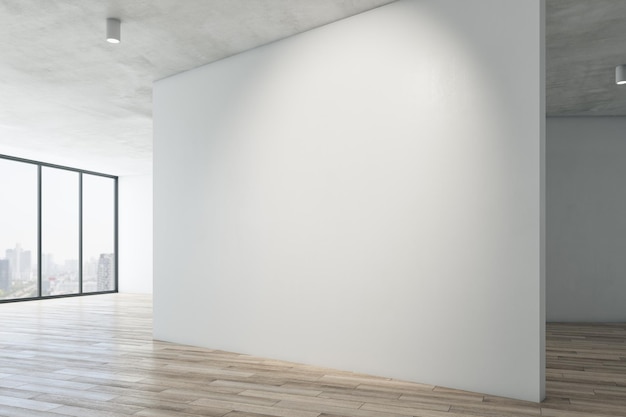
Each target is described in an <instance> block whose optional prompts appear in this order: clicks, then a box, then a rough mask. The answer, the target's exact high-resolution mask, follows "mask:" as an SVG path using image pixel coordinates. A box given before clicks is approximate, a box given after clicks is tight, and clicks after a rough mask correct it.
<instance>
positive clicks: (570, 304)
mask: <svg viewBox="0 0 626 417" xmlns="http://www.w3.org/2000/svg"><path fill="white" fill-rule="evenodd" d="M624 132H626V118H624V117H568V118H549V119H548V121H547V132H546V133H547V136H546V137H547V191H548V194H547V195H548V199H547V202H548V204H547V222H548V227H547V275H546V277H547V282H546V288H547V291H546V292H547V318H548V320H549V321H620V322H623V321H625V320H626V279H625V277H626V256H624V252H625V250H626V192H625V191H624V190H625V188H624V184H625V182H626V163H625V161H626V138H625V137H624Z"/></svg>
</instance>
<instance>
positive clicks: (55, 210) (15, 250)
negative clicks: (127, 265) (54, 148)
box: [0, 157, 117, 300]
mask: <svg viewBox="0 0 626 417" xmlns="http://www.w3.org/2000/svg"><path fill="white" fill-rule="evenodd" d="M40 169H41V173H40V172H39V171H40ZM0 184H2V190H3V195H4V198H3V199H2V203H1V204H0V300H17V299H24V298H38V297H48V296H57V295H67V294H81V293H95V292H104V291H114V290H117V288H116V281H117V280H116V277H115V271H116V268H115V262H116V256H115V236H116V230H115V228H116V225H115V224H116V221H115V216H116V208H115V204H116V196H115V193H116V178H114V177H109V176H101V175H95V174H92V173H84V172H79V171H75V170H68V169H62V168H58V167H50V166H45V165H43V166H41V167H40V165H38V164H36V163H30V162H22V161H19V160H12V159H6V158H2V157H0ZM40 228H41V230H40ZM40 239H41V241H40ZM39 248H41V254H40V253H39ZM40 264H41V268H40V267H39V265H40ZM40 275H41V276H40Z"/></svg>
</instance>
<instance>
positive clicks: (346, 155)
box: [154, 0, 545, 401]
mask: <svg viewBox="0 0 626 417" xmlns="http://www.w3.org/2000/svg"><path fill="white" fill-rule="evenodd" d="M542 9H543V5H542V2H541V1H539V0H537V1H527V0H524V1H519V0H504V1H503V0H472V1H467V0H430V1H413V0H407V1H399V2H397V3H393V4H391V5H388V6H385V7H382V8H379V9H376V10H373V11H371V12H368V13H365V14H362V15H359V16H355V17H353V18H350V19H346V20H343V21H340V22H337V23H334V24H331V25H328V26H326V27H323V28H320V29H316V30H313V31H310V32H307V33H305V34H302V35H299V36H295V37H292V38H289V39H287V40H284V41H281V42H277V43H273V44H271V45H268V46H265V47H262V48H257V49H255V50H252V51H249V52H246V53H244V54H241V55H237V56H234V57H231V58H228V59H225V60H222V61H219V62H216V63H213V64H210V65H207V66H204V67H201V68H198V69H196V70H193V71H189V72H186V73H183V74H180V75H177V76H175V77H172V78H169V79H165V80H162V81H160V82H157V83H156V85H155V96H154V97H155V98H154V123H155V166H154V169H155V305H154V308H155V316H154V320H155V327H154V335H155V337H156V338H157V339H164V340H170V341H175V342H181V343H188V344H194V345H202V346H209V347H211V348H216V349H225V350H229V351H236V352H242V353H250V354H255V355H262V356H267V357H274V358H279V359H286V360H292V361H298V362H305V363H310V364H318V365H324V366H330V367H335V368H340V369H346V370H354V371H360V372H366V373H371V374H377V375H383V376H389V377H396V378H402V379H408V380H413V381H419V382H425V383H432V384H437V385H443V386H449V387H455V388H461V389H467V390H472V391H479V392H485V393H490V394H496V395H504V396H508V397H515V398H521V399H527V400H534V401H537V400H540V399H541V398H542V397H543V379H544V378H543V366H542V363H543V362H542V360H543V355H544V351H543V350H544V349H543V344H542V343H543V330H544V322H545V316H544V310H543V304H542V302H541V300H542V293H543V282H542V255H541V253H542V248H541V236H542V235H541V216H542V212H541V204H542V186H541V182H542V177H541V173H542V163H541V153H542V146H543V133H542V128H543V124H542V123H543V122H542V120H543V114H544V113H543V107H542V105H543V103H542V102H543V91H542V80H543V75H542V58H541V56H542V54H541V52H542V43H543V32H542V30H543V27H542V14H543V11H542ZM521 68H523V69H524V70H523V71H520V69H521Z"/></svg>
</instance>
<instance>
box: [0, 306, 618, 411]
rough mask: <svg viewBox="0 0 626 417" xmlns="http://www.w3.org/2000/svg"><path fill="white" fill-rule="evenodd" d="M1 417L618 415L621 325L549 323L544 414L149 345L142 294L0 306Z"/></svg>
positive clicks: (514, 404)
mask: <svg viewBox="0 0 626 417" xmlns="http://www.w3.org/2000/svg"><path fill="white" fill-rule="evenodd" d="M0 319H2V323H3V324H2V326H1V327H0V416H6V417H22V416H28V417H42V416H51V417H58V416H80V417H113V416H118V417H128V416H142V417H198V416H209V417H252V416H255V417H263V416H285V417H338V416H343V417H349V416H352V417H406V416H421V417H470V416H473V417H475V416H499V417H514V416H515V417H523V416H547V417H550V416H552V417H562V416H588V417H608V416H611V417H615V416H625V417H626V324H581V323H549V324H548V325H547V332H546V334H547V339H546V345H547V352H546V362H547V369H546V376H547V384H546V386H547V394H548V397H547V398H546V400H545V401H544V402H543V403H542V404H535V403H530V402H525V401H517V400H510V399H506V398H501V397H494V396H490V395H484V394H480V393H471V392H464V391H457V390H453V389H449V388H445V387H436V386H433V385H428V384H417V383H411V382H406V381H398V380H393V379H389V378H381V377H374V376H368V375H361V374H355V373H350V372H345V371H338V370H332V369H327V368H316V367H312V366H306V365H299V364H294V363H290V362H282V361H278V360H273V359H266V358H258V357H253V356H247V355H240V354H236V353H229V352H223V351H219V350H211V349H203V348H198V347H193V346H182V345H177V344H172V343H165V342H159V341H154V340H152V300H151V298H150V297H149V296H144V295H130V294H107V295H98V296H89V297H82V298H65V299H54V300H42V301H35V302H25V303H11V304H1V305H0Z"/></svg>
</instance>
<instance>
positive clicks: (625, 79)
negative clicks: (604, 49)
mask: <svg viewBox="0 0 626 417" xmlns="http://www.w3.org/2000/svg"><path fill="white" fill-rule="evenodd" d="M615 84H626V65H624V64H622V65H618V66H616V67H615Z"/></svg>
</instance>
